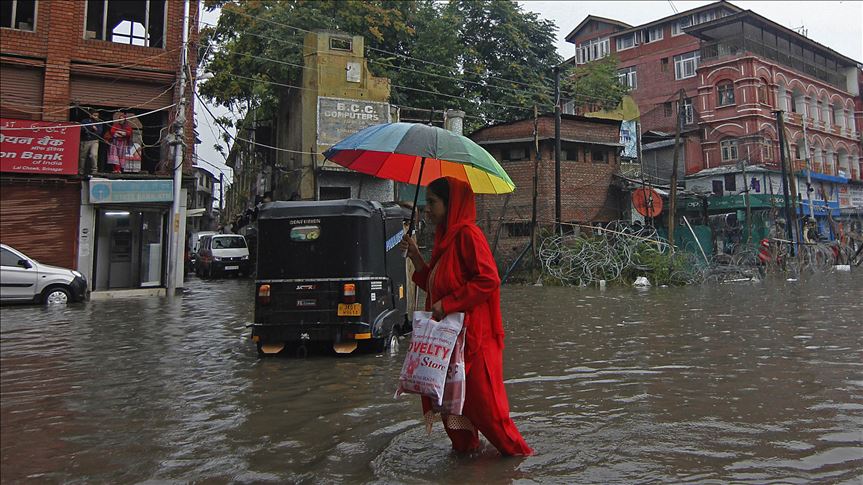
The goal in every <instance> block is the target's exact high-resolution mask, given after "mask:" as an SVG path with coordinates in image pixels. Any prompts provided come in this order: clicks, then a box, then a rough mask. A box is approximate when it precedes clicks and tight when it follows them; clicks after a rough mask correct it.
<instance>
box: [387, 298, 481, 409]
mask: <svg viewBox="0 0 863 485" xmlns="http://www.w3.org/2000/svg"><path fill="white" fill-rule="evenodd" d="M463 323H464V313H451V314H449V315H447V316H446V317H444V318H443V319H442V320H441V321H439V322H438V321H436V320H434V319H432V317H431V313H429V312H414V320H413V334H412V336H411V344H410V347H409V348H408V353H407V355H406V356H405V362H404V364H403V365H402V372H401V376H400V377H399V386H398V389H397V390H396V394H395V397H398V396H400V395H401V394H402V393H405V392H407V393H412V394H420V395H422V396H427V397H429V398H431V400H432V403H434V404H436V405H438V406H442V405H443V402H444V389H445V387H446V381H447V370H448V369H449V366H450V361H451V359H452V353H453V350H454V348H455V346H456V341H457V340H458V337H459V334H460V333H461V329H462V325H463ZM462 352H463V351H462ZM463 361H464V355H463V353H462V372H463V369H464V364H463ZM462 381H463V379H462ZM462 400H463V399H462ZM459 412H461V410H459Z"/></svg>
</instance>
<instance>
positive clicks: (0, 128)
mask: <svg viewBox="0 0 863 485" xmlns="http://www.w3.org/2000/svg"><path fill="white" fill-rule="evenodd" d="M177 104H179V103H172V104H169V105H167V106H162V107H161V108H159V109H154V110H152V111H147V112H146V113H141V114H139V115H132V116H126V118H127V119H129V118H141V117H143V116H147V115H151V114H153V113H158V112H159V111H165V110H166V109H170V108H173V107H174V106H177ZM108 123H114V120H108V121H98V122H94V123H76V124H74V125H61V126H28V127H19V126H0V131H18V130H59V129H61V128H75V127H81V126H96V125H106V124H108Z"/></svg>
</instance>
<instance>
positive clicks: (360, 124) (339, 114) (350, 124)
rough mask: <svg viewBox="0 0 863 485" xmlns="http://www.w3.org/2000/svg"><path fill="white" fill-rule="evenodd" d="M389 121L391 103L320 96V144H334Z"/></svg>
mask: <svg viewBox="0 0 863 485" xmlns="http://www.w3.org/2000/svg"><path fill="white" fill-rule="evenodd" d="M389 122H390V105H389V103H380V102H374V101H360V100H356V99H340V98H324V97H319V98H318V145H322V146H332V145H335V144H336V143H338V142H340V141H341V140H343V139H345V138H347V137H348V136H350V135H353V134H354V133H356V132H358V131H360V130H362V129H363V128H366V127H369V126H372V125H379V124H381V123H389Z"/></svg>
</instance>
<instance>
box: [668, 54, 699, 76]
mask: <svg viewBox="0 0 863 485" xmlns="http://www.w3.org/2000/svg"><path fill="white" fill-rule="evenodd" d="M699 59H701V54H700V53H699V52H698V51H695V52H689V53H686V54H681V55H679V56H674V78H675V79H686V78H689V77H693V76H695V71H696V70H697V69H698V61H699Z"/></svg>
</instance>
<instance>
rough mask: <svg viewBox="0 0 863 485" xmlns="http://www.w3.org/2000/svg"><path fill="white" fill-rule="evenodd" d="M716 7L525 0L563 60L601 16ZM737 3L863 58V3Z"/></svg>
mask: <svg viewBox="0 0 863 485" xmlns="http://www.w3.org/2000/svg"><path fill="white" fill-rule="evenodd" d="M708 3H711V2H709V1H688V2H682V1H676V2H671V1H589V2H573V1H520V2H519V4H521V5H522V7H524V8H525V9H526V10H529V11H532V12H536V13H538V14H539V15H540V17H542V18H545V19H550V20H553V21H554V23H555V24H556V25H557V27H558V31H557V50H558V53H559V54H560V55H561V57H563V58H564V59H568V58H570V57H572V56H573V55H574V54H575V46H574V45H572V44H570V43H568V42H566V41H565V40H564V37H566V35H567V34H569V33H570V32H571V31H572V29H574V28H575V26H576V25H578V24H579V23H580V22H581V21H582V20H584V17H586V16H588V15H597V16H600V17H607V18H612V19H616V20H620V21H621V22H626V23H628V24H630V25H633V26H634V25H639V24H643V23H647V22H651V21H653V20H658V19H660V18H663V17H667V16H669V15H673V14H674V13H675V12H674V9H675V8H676V9H677V11H678V12H683V11H685V10H689V9H692V8H696V7H699V6H702V5H706V4H708ZM732 3H733V4H734V5H736V6H738V7H740V8H742V9H745V10H752V11H754V12H755V13H757V14H759V15H762V16H764V17H767V18H768V19H770V20H772V21H774V22H776V23H778V24H781V25H783V26H785V27H788V28H790V29H794V30H796V29H798V28H799V27H804V28H806V30H807V36H808V37H809V38H810V39H812V40H814V41H816V42H819V43H821V44H823V45H825V46H827V47H829V48H831V49H833V50H835V51H837V52H839V53H840V54H843V55H845V56H847V57H850V58H852V59H854V60H857V61H861V60H863V2H860V1H815V2H802V1H801V2H795V1H759V2H746V1H735V2H732ZM217 18H218V15H217V14H208V13H206V12H205V13H204V15H203V20H204V21H206V22H210V23H215V21H216V19H217ZM211 110H212V111H214V113H215V114H216V115H223V114H225V113H226V110H224V109H216V108H213V107H211ZM195 111H196V115H197V121H198V134H199V137H200V138H201V140H202V143H201V144H200V145H198V147H197V152H198V154H199V155H200V157H201V158H202V159H204V160H206V161H208V162H211V163H212V164H214V165H216V166H218V167H219V169H222V170H224V172H225V175H226V177H227V178H228V179H230V178H231V173H230V172H231V170H230V169H229V168H227V166H226V165H224V159H223V158H222V156H221V155H219V153H218V152H216V150H215V149H213V144H214V143H215V140H216V137H215V135H214V133H218V130H219V128H217V127H215V126H211V125H212V123H211V119H210V116H209V114H207V113H206V112H205V111H204V109H203V108H202V107H201V106H198V105H196V108H195ZM201 166H202V167H204V168H206V169H208V170H210V171H211V172H213V173H214V174H215V175H216V177H218V176H219V174H218V170H216V169H213V167H211V166H209V165H207V164H206V163H201Z"/></svg>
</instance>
